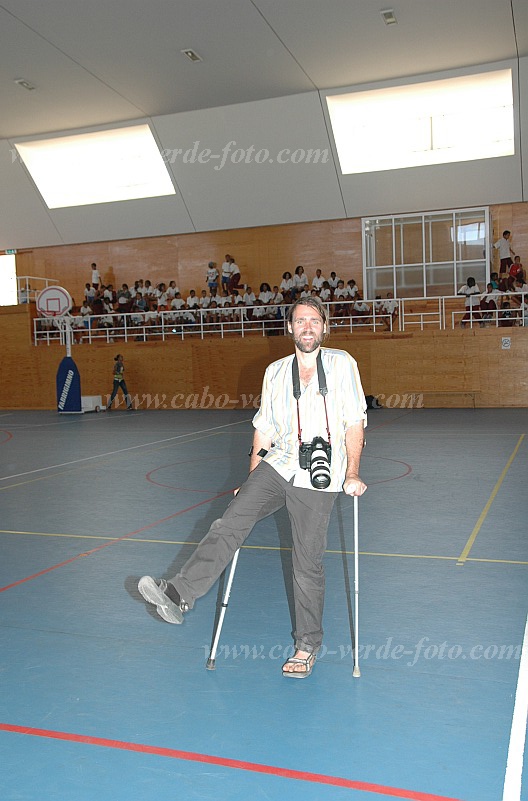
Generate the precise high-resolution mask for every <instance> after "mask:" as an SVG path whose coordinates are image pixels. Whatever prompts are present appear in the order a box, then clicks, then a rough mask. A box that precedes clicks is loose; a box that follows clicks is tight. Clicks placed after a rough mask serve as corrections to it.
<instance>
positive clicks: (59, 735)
mask: <svg viewBox="0 0 528 801" xmlns="http://www.w3.org/2000/svg"><path fill="white" fill-rule="evenodd" d="M0 731H6V732H11V733H14V734H26V735H31V736H33V737H46V738H48V739H53V740H65V741H66V742H73V743H84V744H86V745H95V746H99V747H102V748H116V749H119V750H122V751H135V752H136V753H140V754H153V755H154V756H162V757H167V758H169V759H181V760H185V761H187V762H202V763H205V764H208V765H218V766H219V767H223V768H233V769H235V770H247V771H252V772H253V773H265V774H268V775H269V776H280V777H282V778H284V779H296V780H297V781H303V782H313V783H315V784H329V785H332V786H334V787H345V788H347V789H349V790H361V791H362V792H364V793H377V794H378V795H385V796H390V797H392V798H404V799H407V801H460V799H456V798H448V797H447V796H444V795H434V794H433V795H431V793H420V792H417V791H415V790H403V789H401V788H399V787H387V786H386V785H383V784H372V783H371V782H360V781H353V780H352V779H344V778H341V777H340V776H327V775H326V774H324V773H307V772H306V771H302V770H291V769H289V768H281V767H278V766H276V765H263V764H260V763H259V762H245V761H244V760H240V759H228V758H227V757H218V756H212V755H210V754H199V753H195V752H194V751H179V750H176V749H173V748H160V747H158V746H154V745H143V744H141V743H128V742H123V741H122V740H107V739H105V738H103V737H89V736H87V735H84V734H72V733H70V732H62V731H52V730H50V729H35V728H32V727H28V726H13V725H11V724H9V723H0Z"/></svg>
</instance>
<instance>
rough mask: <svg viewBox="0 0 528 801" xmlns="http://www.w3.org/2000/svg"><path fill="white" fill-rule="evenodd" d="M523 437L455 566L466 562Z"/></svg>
mask: <svg viewBox="0 0 528 801" xmlns="http://www.w3.org/2000/svg"><path fill="white" fill-rule="evenodd" d="M523 439H524V434H521V436H520V437H519V440H518V442H517V445H516V446H515V448H514V449H513V453H512V455H511V456H510V458H509V459H508V461H507V463H506V467H505V468H504V470H503V471H502V473H501V474H500V476H499V480H498V481H497V483H496V484H495V486H494V487H493V492H492V493H491V495H490V496H489V498H488V502H487V504H486V506H485V507H484V509H483V510H482V512H481V515H480V517H479V519H478V520H477V524H476V526H475V528H474V529H473V531H472V532H471V534H470V536H469V539H468V541H467V542H466V544H465V546H464V550H463V551H462V553H461V554H460V556H459V557H458V561H457V567H460V566H463V565H464V564H465V563H466V562H467V558H468V555H469V552H470V551H471V549H472V547H473V545H474V543H475V540H476V539H477V535H478V533H479V531H480V529H481V527H482V524H483V522H484V520H485V519H486V515H487V514H488V512H489V510H490V507H491V504H492V503H493V501H494V499H495V496H496V494H497V493H498V491H499V489H500V487H501V484H502V482H503V481H504V479H505V478H506V473H507V472H508V470H509V469H510V467H511V464H512V462H513V460H514V459H515V457H516V455H517V451H518V450H519V448H520V447H521V442H522V441H523Z"/></svg>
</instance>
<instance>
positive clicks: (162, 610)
mask: <svg viewBox="0 0 528 801" xmlns="http://www.w3.org/2000/svg"><path fill="white" fill-rule="evenodd" d="M166 589H167V582H166V581H165V579H154V578H152V576H143V578H140V580H139V582H138V590H139V592H140V593H141V595H142V596H143V598H144V599H145V601H148V603H149V604H154V605H155V606H156V612H157V613H158V615H159V616H160V617H161V618H163V620H166V621H167V623H176V624H179V623H183V613H184V612H187V611H188V609H189V605H188V604H187V603H186V602H185V601H184V600H183V598H182V599H180V603H179V604H176V603H174V601H172V600H171V599H170V598H169V596H168V595H166ZM175 592H176V590H175Z"/></svg>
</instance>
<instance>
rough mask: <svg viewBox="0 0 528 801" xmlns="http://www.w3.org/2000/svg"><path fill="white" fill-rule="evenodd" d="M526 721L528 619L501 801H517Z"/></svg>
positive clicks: (527, 697) (527, 703)
mask: <svg viewBox="0 0 528 801" xmlns="http://www.w3.org/2000/svg"><path fill="white" fill-rule="evenodd" d="M527 720H528V618H526V627H525V629H524V640H523V645H522V651H521V662H520V664H519V676H518V678H517V690H516V691H515V705H514V708H513V718H512V725H511V733H510V744H509V746H508V759H507V762H506V775H505V777H504V792H503V794H502V801H519V799H520V797H521V784H522V773H523V756H524V743H525V740H526V722H527Z"/></svg>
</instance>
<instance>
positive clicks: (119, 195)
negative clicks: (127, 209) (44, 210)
mask: <svg viewBox="0 0 528 801" xmlns="http://www.w3.org/2000/svg"><path fill="white" fill-rule="evenodd" d="M15 147H16V149H17V151H18V153H19V155H20V158H21V159H22V161H23V162H24V164H25V165H26V167H27V169H28V171H29V173H30V175H31V177H32V178H33V181H34V182H35V184H36V186H37V189H38V190H39V192H40V194H41V195H42V197H43V198H44V201H45V203H46V205H47V206H48V208H50V209H58V208H65V207H68V206H88V205H90V204H93V203H113V202H115V201H119V200H134V199H137V198H146V197H160V196H162V195H174V194H175V190H174V186H173V184H172V181H171V179H170V176H169V173H168V171H167V167H166V165H165V163H164V161H163V158H162V156H161V153H160V150H159V148H158V146H157V144H156V140H155V139H154V137H153V135H152V131H151V130H150V128H149V126H148V125H146V124H145V125H134V126H131V127H129V128H117V129H115V130H109V131H97V132H95V133H86V134H75V135H73V136H61V137H57V138H50V139H41V140H39V141H25V142H18V143H15Z"/></svg>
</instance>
